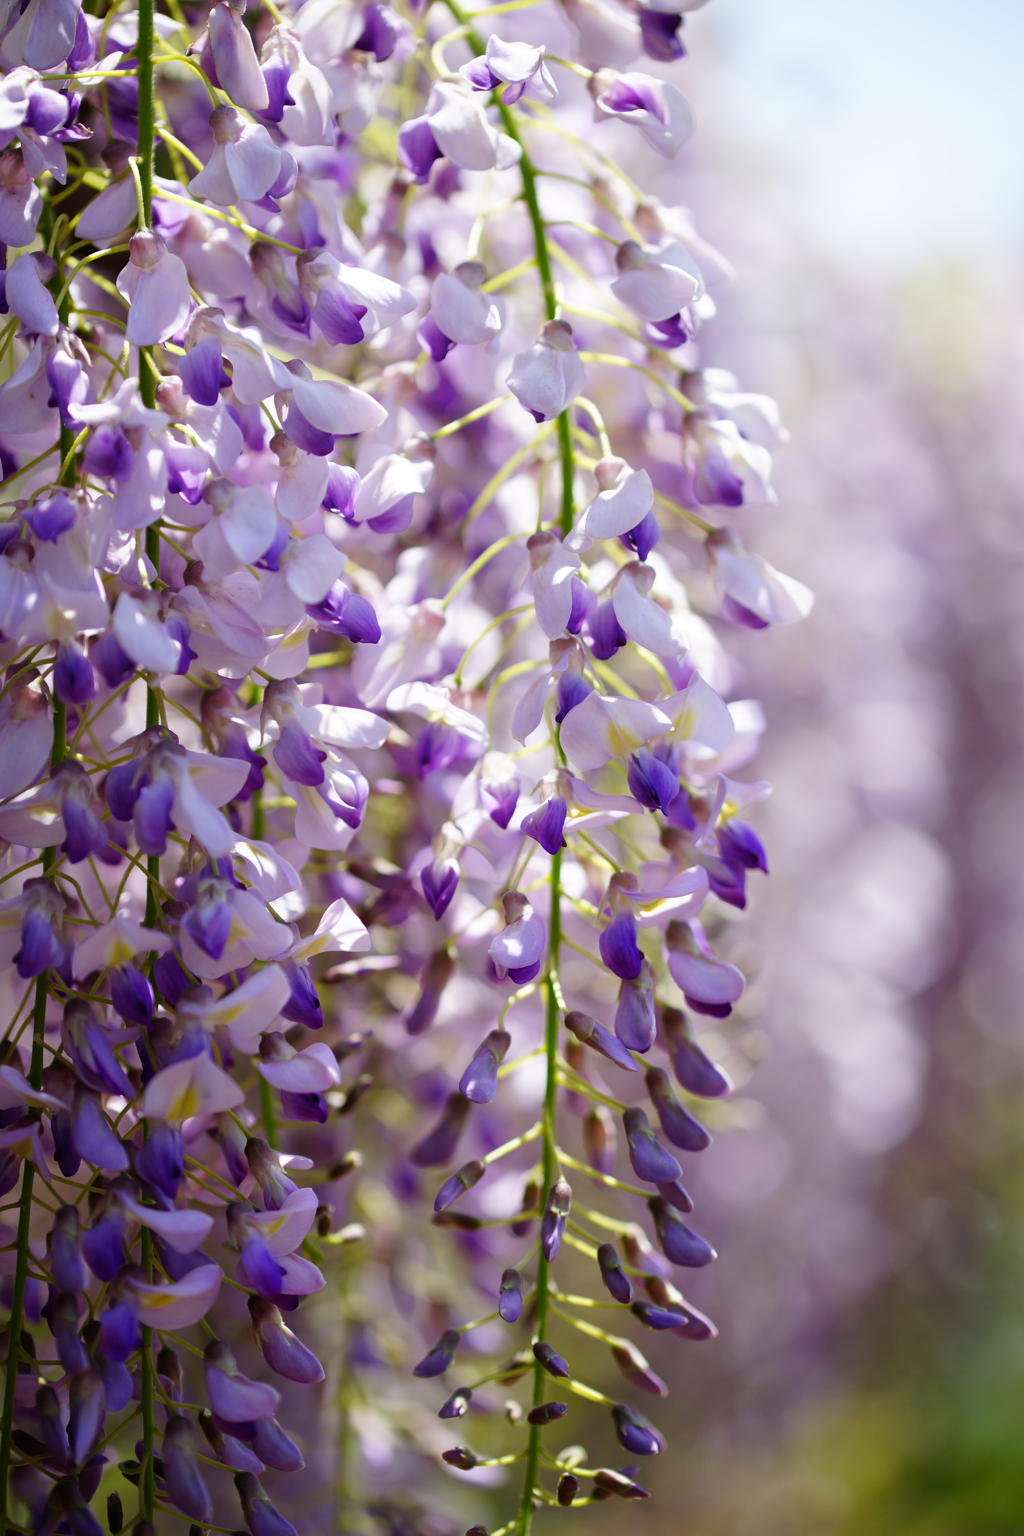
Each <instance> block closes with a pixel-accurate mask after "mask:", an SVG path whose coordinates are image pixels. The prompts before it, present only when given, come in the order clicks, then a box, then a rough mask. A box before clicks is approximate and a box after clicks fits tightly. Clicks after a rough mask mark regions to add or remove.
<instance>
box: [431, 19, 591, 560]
mask: <svg viewBox="0 0 1024 1536" xmlns="http://www.w3.org/2000/svg"><path fill="white" fill-rule="evenodd" d="M445 4H446V5H447V7H448V9H449V11H451V13H452V15H453V16H454V18H455V20H456V21H457V22H458V23H459V25H460V26H463V27H465V28H466V41H467V42H468V43H469V45H470V47H471V48H472V49H473V50H474V52H475V53H478V54H480V53H483V52H484V51H485V49H484V44H483V39H482V38H481V37H480V34H479V32H477V31H475V30H474V28H473V27H471V26H470V25H469V21H468V19H467V17H466V13H465V12H464V11H463V10H462V8H461V6H460V5H458V4H457V0H445ZM495 101H496V102H497V107H498V112H499V113H500V115H501V122H502V127H503V128H504V129H505V132H506V133H507V134H508V136H509V138H510V139H514V140H515V141H516V143H517V144H518V145H519V148H520V150H521V152H522V155H521V159H520V161H519V174H520V176H521V177H522V181H523V202H524V203H525V204H526V211H527V213H528V214H529V216H530V223H531V225H532V226H533V244H534V250H535V252H536V256H537V271H538V272H539V273H540V286H541V289H542V291H543V294H544V309H545V311H546V313H547V317H548V319H549V320H557V319H558V295H557V293H556V292H555V278H554V273H553V272H552V269H551V256H550V254H549V252H548V236H547V230H546V228H545V225H544V218H543V215H542V214H541V211H540V201H539V199H538V197H537V171H536V167H535V166H534V164H533V161H532V160H531V159H530V157H529V155H528V154H527V152H526V145H525V144H524V143H523V139H522V135H521V134H520V132H519V125H518V123H517V122H516V119H515V114H514V113H513V111H512V108H511V107H507V106H506V105H505V103H504V102H503V101H502V100H501V99H500V97H498V96H495ZM558 455H559V458H560V459H561V461H562V511H561V518H560V522H561V527H562V533H563V534H567V533H571V532H572V524H573V515H574V506H573V491H572V481H573V452H572V429H571V425H570V422H569V412H568V411H567V410H566V411H563V412H562V414H561V415H560V416H559V418H558Z"/></svg>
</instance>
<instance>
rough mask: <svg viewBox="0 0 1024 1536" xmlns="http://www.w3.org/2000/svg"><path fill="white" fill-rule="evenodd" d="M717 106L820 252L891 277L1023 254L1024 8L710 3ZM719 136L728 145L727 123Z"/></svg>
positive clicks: (784, 0) (1020, 2)
mask: <svg viewBox="0 0 1024 1536" xmlns="http://www.w3.org/2000/svg"><path fill="white" fill-rule="evenodd" d="M707 29H713V31H714V34H715V35H716V36H717V39H718V40H719V45H720V47H721V48H722V49H723V51H724V59H723V63H724V65H725V68H724V70H723V75H722V78H721V82H720V84H721V87H722V92H723V94H722V97H721V99H720V100H718V101H715V102H710V101H705V102H704V103H703V104H702V113H701V116H702V118H703V119H704V120H705V121H707V117H708V114H709V112H714V113H718V112H719V111H721V112H722V113H723V114H724V113H727V114H728V115H729V118H731V119H732V121H733V122H735V124H736V126H737V127H738V128H740V129H741V130H742V132H743V134H744V136H745V137H749V138H751V139H753V140H755V141H759V142H763V143H764V144H765V146H766V147H767V148H768V149H769V150H770V151H771V152H772V154H773V157H774V158H777V159H778V160H779V161H780V162H781V163H783V164H786V165H788V166H790V167H791V186H792V189H793V194H794V197H795V199H796V202H797V207H798V210H799V212H801V213H802V214H804V215H806V216H808V218H807V222H808V225H809V227H810V228H812V229H813V230H814V231H815V235H816V238H818V239H820V240H821V241H822V243H823V244H831V245H833V246H835V247H839V248H841V249H844V250H846V251H847V252H848V253H849V254H850V255H851V256H853V257H854V258H857V259H861V258H866V259H869V260H873V261H875V262H877V263H879V264H880V265H881V266H883V267H885V268H888V269H892V268H893V267H894V266H896V267H899V266H903V265H906V264H910V263H915V262H917V261H918V260H920V259H921V258H922V257H923V256H924V257H927V256H928V255H939V256H941V255H944V254H946V253H950V252H958V253H965V254H974V253H977V252H986V251H992V250H994V252H995V254H996V255H997V256H1000V255H1002V256H1005V255H1006V254H1009V253H1016V252H1017V251H1024V0H845V3H840V0H713V3H712V4H711V5H709V6H707V7H706V8H705V9H704V10H702V11H701V12H698V13H697V14H696V15H693V16H691V17H690V18H688V24H687V29H686V35H687V40H688V42H689V45H690V48H691V51H692V53H693V56H694V62H695V64H697V65H699V59H700V48H701V39H702V38H705V37H706V38H707V41H708V42H709V43H710V41H711V39H710V37H708V36H707ZM722 126H723V127H724V128H725V129H726V131H727V130H728V121H725V122H723V124H722Z"/></svg>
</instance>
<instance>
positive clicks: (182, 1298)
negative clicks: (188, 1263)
mask: <svg viewBox="0 0 1024 1536" xmlns="http://www.w3.org/2000/svg"><path fill="white" fill-rule="evenodd" d="M222 1278H223V1277H222V1272H221V1269H220V1266H219V1265H218V1264H203V1265H200V1267H199V1268H198V1269H193V1270H190V1272H189V1273H188V1274H187V1275H186V1276H185V1278H184V1279H183V1280H177V1281H175V1282H174V1283H173V1284H171V1285H144V1284H142V1282H141V1281H135V1282H134V1283H133V1285H132V1290H133V1291H134V1293H135V1296H136V1298H137V1300H138V1305H139V1321H140V1323H142V1325H143V1326H144V1327H147V1328H162V1329H166V1330H169V1331H174V1330H177V1329H179V1328H191V1326H192V1324H193V1323H198V1321H199V1319H200V1318H201V1317H205V1316H206V1314H207V1312H209V1310H210V1308H211V1307H212V1306H213V1304H214V1302H215V1301H216V1299H217V1292H218V1291H219V1290H220V1282H221V1279H222Z"/></svg>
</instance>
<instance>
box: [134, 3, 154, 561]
mask: <svg viewBox="0 0 1024 1536" xmlns="http://www.w3.org/2000/svg"><path fill="white" fill-rule="evenodd" d="M153 10H154V3H153V0H139V36H138V42H137V44H136V49H135V51H136V54H137V56H138V78H139V156H138V159H139V182H140V185H141V187H142V208H141V210H140V211H141V218H142V224H143V225H144V226H145V228H146V229H149V228H151V226H152V223H153V144H154V140H155V139H156V95H155V92H154V88H153ZM149 350H150V349H149V348H148V347H140V348H139V352H140V357H139V394H140V395H141V396H142V403H143V405H146V406H148V407H149V408H150V409H151V410H152V408H153V406H154V405H155V404H156V380H155V378H154V375H153V370H152V368H150V367H149V366H148V363H147V361H146V358H145V357H143V356H141V354H142V353H143V352H145V353H148V352H149ZM153 531H154V529H153V527H152V526H150V527H149V528H147V529H146V554H147V555H148V556H149V558H150V559H151V560H152V561H153V564H154V565H155V566H156V568H157V570H158V571H159V569H160V560H159V552H160V544H159V534H156V546H155V547H156V551H157V554H156V558H154V556H153V553H152V551H151V549H150V534H151V533H153Z"/></svg>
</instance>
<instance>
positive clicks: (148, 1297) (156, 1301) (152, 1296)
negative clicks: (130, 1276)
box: [142, 1291, 181, 1310]
mask: <svg viewBox="0 0 1024 1536" xmlns="http://www.w3.org/2000/svg"><path fill="white" fill-rule="evenodd" d="M180 1299H181V1298H180V1297H178V1296H175V1295H170V1296H168V1295H167V1294H166V1293H165V1292H163V1291H150V1292H148V1293H146V1294H144V1296H143V1300H142V1305H143V1306H144V1307H147V1308H149V1309H150V1310H152V1309H153V1308H154V1307H169V1306H170V1305H171V1303H172V1302H174V1301H179V1300H180Z"/></svg>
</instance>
